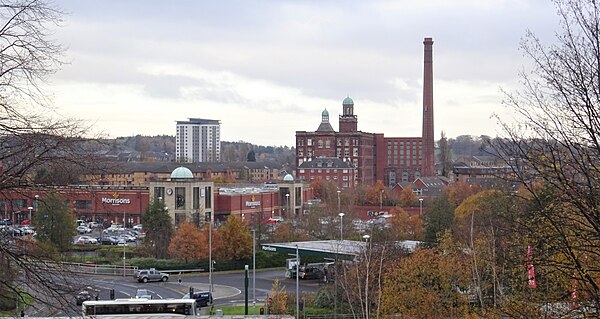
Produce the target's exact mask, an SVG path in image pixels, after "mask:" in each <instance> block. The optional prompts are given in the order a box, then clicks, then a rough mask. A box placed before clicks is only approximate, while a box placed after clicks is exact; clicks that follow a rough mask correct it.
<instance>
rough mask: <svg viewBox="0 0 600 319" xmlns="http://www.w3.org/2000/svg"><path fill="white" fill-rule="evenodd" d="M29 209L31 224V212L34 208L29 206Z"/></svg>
mask: <svg viewBox="0 0 600 319" xmlns="http://www.w3.org/2000/svg"><path fill="white" fill-rule="evenodd" d="M27 209H28V210H29V219H28V220H29V222H31V211H32V210H33V206H29V207H27Z"/></svg>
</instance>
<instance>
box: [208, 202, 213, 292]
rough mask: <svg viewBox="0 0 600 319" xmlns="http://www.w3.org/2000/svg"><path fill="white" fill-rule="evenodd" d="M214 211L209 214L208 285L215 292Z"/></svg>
mask: <svg viewBox="0 0 600 319" xmlns="http://www.w3.org/2000/svg"><path fill="white" fill-rule="evenodd" d="M212 219H213V216H212V211H211V212H209V213H208V285H209V290H210V292H211V293H212V292H213V282H212V271H213V261H212V223H213V222H212Z"/></svg>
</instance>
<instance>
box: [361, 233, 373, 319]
mask: <svg viewBox="0 0 600 319" xmlns="http://www.w3.org/2000/svg"><path fill="white" fill-rule="evenodd" d="M369 238H371V236H369V235H364V236H363V239H364V240H365V243H366V245H365V261H366V263H367V274H366V275H365V319H369V266H370V265H369V264H370V262H371V242H370V241H369ZM367 249H368V250H369V256H367V253H366V250H367Z"/></svg>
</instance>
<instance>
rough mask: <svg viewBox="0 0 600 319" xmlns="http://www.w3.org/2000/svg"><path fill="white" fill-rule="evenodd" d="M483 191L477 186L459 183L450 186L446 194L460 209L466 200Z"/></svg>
mask: <svg viewBox="0 0 600 319" xmlns="http://www.w3.org/2000/svg"><path fill="white" fill-rule="evenodd" d="M480 190H481V189H480V188H479V186H477V185H467V183H465V182H457V183H453V184H450V185H448V187H447V188H446V190H445V191H446V193H447V194H448V200H449V201H450V202H451V203H452V204H454V206H456V207H458V206H459V205H460V204H461V203H462V202H463V201H464V200H465V199H467V198H468V197H469V196H471V195H473V194H477V193H478V192H479V191H480Z"/></svg>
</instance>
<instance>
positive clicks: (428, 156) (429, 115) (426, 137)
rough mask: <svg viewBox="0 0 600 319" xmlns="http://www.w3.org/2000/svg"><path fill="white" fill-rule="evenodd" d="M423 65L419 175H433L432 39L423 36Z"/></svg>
mask: <svg viewBox="0 0 600 319" xmlns="http://www.w3.org/2000/svg"><path fill="white" fill-rule="evenodd" d="M423 45H424V57H423V58H424V59H423V62H424V65H423V136H422V139H423V140H422V143H423V154H422V156H423V168H422V172H421V176H435V174H434V171H435V153H434V152H435V151H434V143H435V141H434V131H433V39H432V38H425V39H424V40H423Z"/></svg>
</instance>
